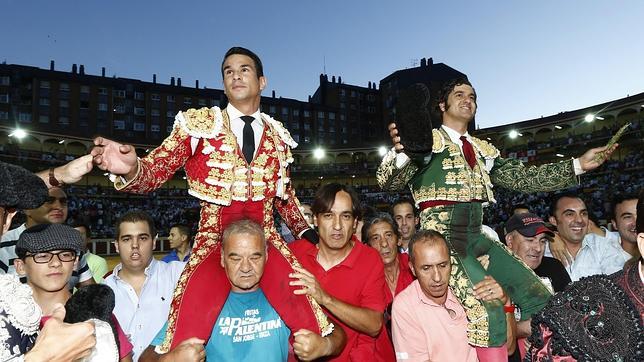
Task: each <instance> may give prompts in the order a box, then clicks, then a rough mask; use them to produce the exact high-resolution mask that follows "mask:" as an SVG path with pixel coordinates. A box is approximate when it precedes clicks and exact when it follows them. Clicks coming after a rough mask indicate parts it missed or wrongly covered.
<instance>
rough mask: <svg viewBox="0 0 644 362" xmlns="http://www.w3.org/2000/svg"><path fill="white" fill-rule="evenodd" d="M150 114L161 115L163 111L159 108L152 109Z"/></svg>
mask: <svg viewBox="0 0 644 362" xmlns="http://www.w3.org/2000/svg"><path fill="white" fill-rule="evenodd" d="M150 114H151V115H152V116H156V117H158V116H160V115H161V112H159V110H158V109H152V110H150Z"/></svg>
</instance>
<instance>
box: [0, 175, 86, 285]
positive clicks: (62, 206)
mask: <svg viewBox="0 0 644 362" xmlns="http://www.w3.org/2000/svg"><path fill="white" fill-rule="evenodd" d="M67 211H68V208H67V194H66V193H65V191H64V190H63V189H62V188H60V187H51V188H50V189H49V197H48V198H47V199H46V201H45V203H43V204H42V205H40V207H38V208H35V209H29V210H24V212H25V215H26V216H27V221H26V222H25V223H24V224H22V225H20V226H19V227H17V228H15V229H13V230H9V231H8V232H7V233H6V234H5V235H3V236H2V242H1V243H0V273H3V272H4V273H11V274H15V273H16V271H15V266H14V262H15V260H16V258H17V257H18V256H17V254H16V242H17V241H18V238H19V237H20V235H21V234H22V233H23V232H24V231H25V230H26V229H28V228H30V227H33V226H36V225H43V224H62V223H64V222H65V220H67ZM79 257H80V259H79V262H78V264H77V266H76V267H75V268H74V270H73V271H72V275H71V276H70V278H69V285H68V287H69V289H73V288H74V287H75V286H78V287H82V286H85V285H88V284H94V279H93V277H92V272H91V270H90V269H89V266H88V265H87V259H86V257H85V256H84V255H79Z"/></svg>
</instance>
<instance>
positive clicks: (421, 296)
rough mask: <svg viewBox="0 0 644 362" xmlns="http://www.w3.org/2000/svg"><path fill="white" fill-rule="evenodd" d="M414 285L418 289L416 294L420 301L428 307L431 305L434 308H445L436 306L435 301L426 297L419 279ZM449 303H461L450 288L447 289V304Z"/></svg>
mask: <svg viewBox="0 0 644 362" xmlns="http://www.w3.org/2000/svg"><path fill="white" fill-rule="evenodd" d="M413 284H414V288H416V293H417V295H418V299H419V300H420V301H421V302H422V303H423V304H428V305H431V306H433V307H443V306H442V305H439V304H436V302H434V301H433V300H431V299H429V298H427V296H426V295H425V292H423V289H422V288H421V287H420V282H419V281H418V279H416V280H414V282H413ZM447 302H451V303H459V302H458V301H457V300H456V297H455V296H454V294H452V290H451V289H450V288H449V287H448V288H447V300H445V304H447Z"/></svg>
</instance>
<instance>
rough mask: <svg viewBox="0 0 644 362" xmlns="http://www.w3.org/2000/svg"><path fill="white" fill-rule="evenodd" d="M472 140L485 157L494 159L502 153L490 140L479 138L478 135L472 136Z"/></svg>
mask: <svg viewBox="0 0 644 362" xmlns="http://www.w3.org/2000/svg"><path fill="white" fill-rule="evenodd" d="M472 140H473V141H474V142H473V144H474V147H476V148H477V149H478V151H479V153H480V154H481V156H483V157H484V158H485V159H489V160H493V159H495V158H497V157H499V155H501V152H500V151H499V149H498V148H496V147H494V146H492V144H491V143H490V142H488V141H484V140H482V139H478V138H476V137H472Z"/></svg>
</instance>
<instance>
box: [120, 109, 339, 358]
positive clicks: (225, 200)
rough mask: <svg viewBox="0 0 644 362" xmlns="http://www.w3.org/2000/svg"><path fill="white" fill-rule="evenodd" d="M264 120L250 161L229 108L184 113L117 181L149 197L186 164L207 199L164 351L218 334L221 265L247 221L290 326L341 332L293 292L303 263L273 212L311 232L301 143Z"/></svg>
mask: <svg viewBox="0 0 644 362" xmlns="http://www.w3.org/2000/svg"><path fill="white" fill-rule="evenodd" d="M262 121H263V125H264V131H263V134H262V138H261V141H260V143H259V145H258V146H257V149H256V153H255V158H254V159H253V161H252V162H251V163H250V164H248V163H247V162H246V160H245V159H244V157H243V156H242V153H241V149H240V147H239V145H238V144H237V139H236V138H235V135H234V134H233V133H232V131H231V129H230V120H229V119H228V115H227V112H226V111H225V110H224V111H221V110H220V109H219V108H218V107H213V108H201V109H190V110H188V111H185V112H179V114H178V115H177V116H176V119H175V123H174V128H173V130H172V133H171V134H170V135H169V136H168V137H167V138H166V139H165V140H164V141H163V143H162V144H161V145H160V146H159V147H157V148H156V149H154V150H153V151H151V152H150V153H149V154H148V155H147V156H146V157H144V158H142V159H140V160H139V171H138V173H137V175H136V177H134V178H133V179H132V180H131V181H129V182H128V183H123V182H122V180H120V179H117V180H116V181H115V183H114V185H115V187H116V189H118V190H122V191H127V192H134V193H147V192H150V191H153V190H155V189H157V188H158V187H160V186H161V185H162V184H163V183H164V182H165V181H167V180H168V179H169V178H170V177H172V175H173V174H174V172H175V171H176V170H177V169H179V168H180V167H184V169H185V172H186V176H187V180H188V185H189V191H188V192H189V193H190V194H191V195H192V196H195V197H196V198H198V199H199V200H201V217H200V221H199V230H198V232H197V234H196V236H195V245H194V247H193V249H192V254H191V256H190V260H189V261H188V263H187V265H186V268H185V269H184V271H183V274H182V275H181V278H180V279H179V282H178V284H177V287H176V289H175V292H174V298H173V301H172V305H171V309H170V314H169V316H168V332H167V335H166V339H165V341H164V343H163V344H162V345H161V346H159V348H158V351H159V352H165V351H168V350H169V349H170V348H171V347H174V346H176V345H178V344H179V343H181V341H183V340H185V339H187V338H190V337H198V338H202V339H206V340H207V339H208V338H209V337H210V333H211V331H212V329H213V325H214V323H215V321H216V319H217V317H218V315H219V312H220V311H221V308H222V307H223V304H224V303H225V301H226V298H227V297H228V293H229V290H230V283H229V281H228V279H227V277H226V274H225V272H224V270H223V268H222V267H221V264H220V262H221V261H220V259H221V251H220V241H221V236H222V233H223V230H224V228H225V227H226V226H227V225H228V224H230V223H231V222H233V221H236V220H239V219H242V218H250V219H253V220H255V221H257V222H259V223H260V224H261V225H263V227H264V230H265V236H266V239H267V240H268V241H269V258H268V262H267V265H266V267H265V270H264V275H263V277H262V281H261V283H260V287H261V288H262V290H263V292H264V294H265V295H266V297H267V299H268V300H269V302H270V303H271V305H272V306H273V307H274V308H275V309H276V311H277V312H278V313H279V314H280V316H281V317H282V319H283V320H284V322H285V324H286V325H287V326H288V327H289V328H290V329H291V331H292V332H295V331H297V330H298V329H300V328H306V329H309V330H313V331H316V330H317V331H318V332H321V333H322V335H326V334H328V333H330V332H331V330H332V328H333V326H332V324H330V323H329V322H328V320H327V318H326V316H325V315H324V313H323V312H322V309H321V308H320V306H319V305H318V304H317V303H316V302H315V301H314V300H313V299H311V298H310V297H304V296H295V295H293V290H295V289H296V288H295V287H291V286H289V285H288V282H289V278H288V273H290V272H291V270H292V267H293V266H294V265H298V266H299V265H300V264H299V262H298V261H297V259H296V258H295V256H294V255H292V254H291V252H290V250H289V249H288V247H287V246H286V243H285V242H284V240H283V239H282V238H281V236H280V235H279V233H278V232H277V230H276V229H275V225H274V222H273V208H275V209H276V210H277V211H278V212H279V213H280V215H281V216H282V217H283V218H284V220H285V221H286V223H287V225H288V226H289V228H290V229H291V231H292V232H293V233H294V234H295V235H300V234H301V233H302V232H303V231H305V230H306V229H308V228H309V226H308V224H307V223H306V220H305V219H304V217H303V215H302V214H301V212H300V210H299V202H298V201H297V198H296V197H295V194H294V192H293V187H292V185H291V183H290V180H289V169H288V166H289V164H290V163H291V162H293V158H292V155H291V147H296V146H297V143H295V141H293V139H292V138H291V136H290V134H289V133H288V131H287V130H286V129H285V128H284V126H283V125H282V124H281V123H280V122H277V121H276V120H274V119H272V118H271V117H270V116H268V115H266V114H263V113H262Z"/></svg>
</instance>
